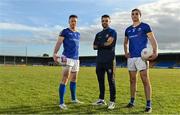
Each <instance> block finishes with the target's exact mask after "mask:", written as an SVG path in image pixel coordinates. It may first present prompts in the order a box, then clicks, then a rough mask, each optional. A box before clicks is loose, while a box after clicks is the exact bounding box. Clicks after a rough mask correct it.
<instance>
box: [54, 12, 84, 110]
mask: <svg viewBox="0 0 180 115" xmlns="http://www.w3.org/2000/svg"><path fill="white" fill-rule="evenodd" d="M77 19H78V17H77V16H76V15H70V16H69V28H66V29H64V30H62V31H61V32H60V34H59V38H58V41H57V43H56V46H55V48H54V55H53V59H54V61H55V62H56V63H61V64H62V65H63V71H62V79H61V81H60V85H59V98H60V104H59V107H60V109H67V107H66V105H65V103H64V95H65V92H66V84H67V82H68V79H69V78H70V91H71V101H72V103H82V102H80V101H79V100H77V97H76V83H77V75H78V71H79V40H80V33H79V32H77V29H76V25H77ZM61 44H63V47H64V50H63V53H62V56H61V57H60V56H58V54H57V52H58V51H59V48H60V46H61Z"/></svg>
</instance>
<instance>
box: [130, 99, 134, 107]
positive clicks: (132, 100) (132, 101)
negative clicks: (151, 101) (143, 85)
mask: <svg viewBox="0 0 180 115" xmlns="http://www.w3.org/2000/svg"><path fill="white" fill-rule="evenodd" d="M134 100H135V99H134V97H131V100H130V103H131V104H133V105H134Z"/></svg>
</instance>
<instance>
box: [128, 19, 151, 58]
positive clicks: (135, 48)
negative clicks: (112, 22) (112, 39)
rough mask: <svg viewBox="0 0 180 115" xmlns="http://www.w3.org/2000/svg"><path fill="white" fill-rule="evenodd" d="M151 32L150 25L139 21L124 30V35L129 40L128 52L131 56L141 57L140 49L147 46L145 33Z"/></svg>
mask: <svg viewBox="0 0 180 115" xmlns="http://www.w3.org/2000/svg"><path fill="white" fill-rule="evenodd" d="M149 32H152V30H151V28H150V26H149V25H148V24H146V23H143V22H141V23H140V24H139V25H138V26H136V27H133V26H132V25H131V26H129V27H128V28H127V29H126V31H125V36H126V37H127V38H128V40H129V53H130V55H131V58H133V57H141V51H142V50H143V49H144V48H146V47H147V43H148V36H147V33H149Z"/></svg>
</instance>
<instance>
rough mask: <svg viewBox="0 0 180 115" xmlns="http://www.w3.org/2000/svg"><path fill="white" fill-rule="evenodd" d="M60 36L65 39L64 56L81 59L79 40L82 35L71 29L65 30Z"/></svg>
mask: <svg viewBox="0 0 180 115" xmlns="http://www.w3.org/2000/svg"><path fill="white" fill-rule="evenodd" d="M59 36H62V37H64V41H63V47H64V50H63V53H62V54H63V55H64V56H66V57H67V58H71V59H76V60H78V59H79V40H80V33H79V32H73V31H72V30H70V29H69V28H66V29H64V30H63V31H62V32H61V33H60V34H59Z"/></svg>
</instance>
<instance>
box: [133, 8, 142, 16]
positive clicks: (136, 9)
mask: <svg viewBox="0 0 180 115" xmlns="http://www.w3.org/2000/svg"><path fill="white" fill-rule="evenodd" d="M134 11H137V12H139V15H140V16H141V10H140V9H138V8H134V9H133V10H132V11H131V12H134Z"/></svg>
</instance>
